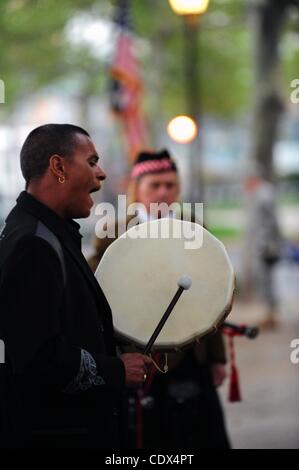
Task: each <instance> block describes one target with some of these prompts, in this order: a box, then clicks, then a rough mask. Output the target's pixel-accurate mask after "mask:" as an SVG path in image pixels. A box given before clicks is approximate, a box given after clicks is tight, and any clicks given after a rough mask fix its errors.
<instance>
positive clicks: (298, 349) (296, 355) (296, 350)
mask: <svg viewBox="0 0 299 470" xmlns="http://www.w3.org/2000/svg"><path fill="white" fill-rule="evenodd" d="M290 348H291V349H293V351H292V352H291V355H290V360H291V363H292V364H299V338H298V339H293V340H292V341H291V344H290Z"/></svg>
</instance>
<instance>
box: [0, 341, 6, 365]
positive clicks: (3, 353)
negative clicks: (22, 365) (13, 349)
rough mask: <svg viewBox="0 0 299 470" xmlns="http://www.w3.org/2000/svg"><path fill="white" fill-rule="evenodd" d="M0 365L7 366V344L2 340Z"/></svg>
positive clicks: (0, 343) (0, 342) (0, 344)
mask: <svg viewBox="0 0 299 470" xmlns="http://www.w3.org/2000/svg"><path fill="white" fill-rule="evenodd" d="M0 364H5V344H4V341H3V340H2V339H0Z"/></svg>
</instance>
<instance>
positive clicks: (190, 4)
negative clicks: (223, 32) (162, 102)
mask: <svg viewBox="0 0 299 470" xmlns="http://www.w3.org/2000/svg"><path fill="white" fill-rule="evenodd" d="M209 3H210V0H169V4H170V6H171V8H172V10H173V11H174V12H175V13H176V14H177V15H180V16H182V18H183V20H184V21H183V26H184V44H185V48H184V63H185V80H186V84H185V88H186V100H187V111H188V116H189V117H190V118H191V119H193V121H194V122H195V123H197V127H199V126H198V119H199V114H200V99H199V85H198V83H199V82H198V30H199V18H200V17H201V16H202V15H203V14H204V13H205V12H206V11H207V9H208V6H209ZM200 150H201V149H200V142H199V139H198V138H197V139H195V140H194V143H193V149H191V152H192V155H191V159H190V166H191V175H192V180H191V191H190V199H191V201H192V202H194V201H195V200H199V201H200V202H204V179H203V171H202V158H201V151H200ZM194 156H196V162H195V161H194ZM198 185H199V190H198V191H196V188H197V186H198Z"/></svg>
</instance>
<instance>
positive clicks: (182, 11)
mask: <svg viewBox="0 0 299 470" xmlns="http://www.w3.org/2000/svg"><path fill="white" fill-rule="evenodd" d="M169 3H170V6H171V8H172V9H173V11H174V12H175V13H176V14H177V15H202V14H203V13H205V12H206V11H207V9H208V6H209V3H210V0H169Z"/></svg>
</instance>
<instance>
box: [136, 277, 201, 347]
mask: <svg viewBox="0 0 299 470" xmlns="http://www.w3.org/2000/svg"><path fill="white" fill-rule="evenodd" d="M191 284H192V279H191V278H190V277H188V276H182V277H180V279H179V280H178V286H179V288H178V290H177V292H176V294H175V295H174V297H173V299H172V301H171V302H170V304H169V305H168V307H167V309H166V311H165V313H164V315H163V317H162V318H161V320H160V321H159V323H158V325H157V327H156V329H155V331H154V332H153V334H152V336H151V337H150V339H149V341H148V343H147V345H146V347H145V348H144V350H143V354H148V353H149V352H150V351H151V349H152V346H153V344H154V342H155V341H156V339H157V336H158V335H159V333H160V332H161V330H162V328H163V326H164V325H165V323H166V321H167V319H168V317H169V315H170V314H171V312H172V310H173V309H174V307H175V305H176V303H177V301H178V300H179V298H180V297H181V295H182V293H183V292H184V290H188V289H190V287H191Z"/></svg>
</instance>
